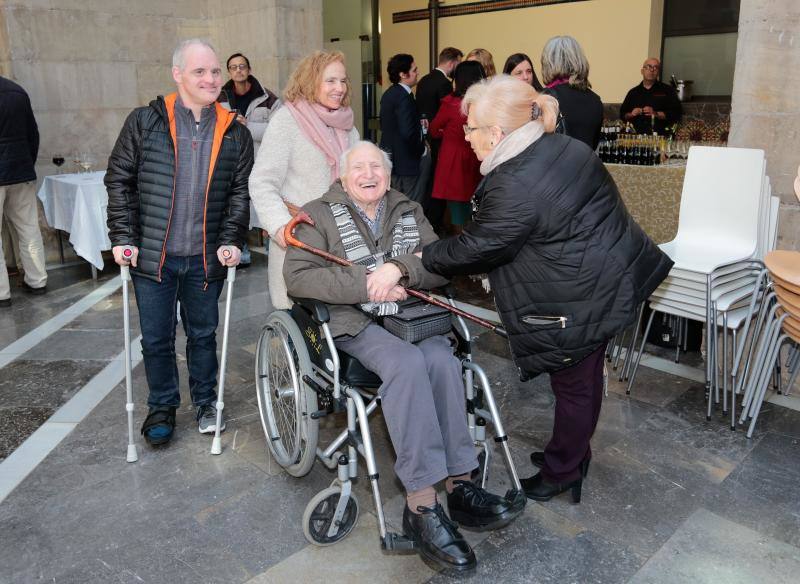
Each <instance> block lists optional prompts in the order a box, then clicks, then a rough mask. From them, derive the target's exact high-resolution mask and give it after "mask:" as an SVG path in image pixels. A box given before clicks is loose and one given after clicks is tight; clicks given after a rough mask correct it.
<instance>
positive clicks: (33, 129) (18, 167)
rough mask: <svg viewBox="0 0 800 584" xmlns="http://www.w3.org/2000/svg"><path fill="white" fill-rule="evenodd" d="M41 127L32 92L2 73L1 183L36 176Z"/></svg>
mask: <svg viewBox="0 0 800 584" xmlns="http://www.w3.org/2000/svg"><path fill="white" fill-rule="evenodd" d="M38 153H39V129H38V128H37V126H36V119H35V118H34V117H33V110H32V109H31V101H30V99H28V94H27V93H25V90H24V89H22V88H21V87H20V86H19V85H17V84H16V83H14V82H13V81H10V80H8V79H6V78H5V77H0V186H6V185H16V184H20V183H24V182H28V181H31V180H36V171H35V170H34V167H33V165H34V164H36V155H37V154H38Z"/></svg>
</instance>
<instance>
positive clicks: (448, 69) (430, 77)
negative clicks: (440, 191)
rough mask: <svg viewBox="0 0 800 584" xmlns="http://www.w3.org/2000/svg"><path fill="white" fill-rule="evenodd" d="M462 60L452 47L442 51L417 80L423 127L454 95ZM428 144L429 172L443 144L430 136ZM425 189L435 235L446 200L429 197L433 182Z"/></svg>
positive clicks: (428, 216)
mask: <svg viewBox="0 0 800 584" xmlns="http://www.w3.org/2000/svg"><path fill="white" fill-rule="evenodd" d="M463 57H464V54H463V53H462V52H461V51H459V50H458V49H456V48H455V47H446V48H444V49H442V52H441V53H439V64H438V65H437V67H436V68H435V69H434V70H433V71H431V72H430V73H428V74H427V75H425V76H424V77H423V78H422V79H420V80H419V84H418V85H417V107H418V108H419V113H420V115H421V116H422V120H423V122H422V123H423V124H424V123H427V122H431V121H433V118H435V117H436V113H437V112H438V111H439V103H440V102H441V101H442V98H443V97H445V96H446V95H450V94H451V93H452V92H453V81H452V80H451V77H452V75H453V70H454V69H455V68H456V65H458V64H459V63H460V62H461V59H462V58H463ZM429 142H430V146H431V169H435V168H436V161H437V160H438V158H439V146H441V143H442V141H441V140H437V139H434V138H433V137H432V136H430V137H429ZM427 187H428V188H427V192H426V193H425V194H426V197H425V216H426V217H427V218H428V221H430V222H431V225H433V228H434V229H435V230H436V231H437V233H438V232H440V231H441V227H442V221H443V218H444V210H445V208H446V206H447V201H445V200H444V199H433V198H431V196H430V194H431V193H430V191H431V189H432V188H433V181H432V180H429V181H428V185H427Z"/></svg>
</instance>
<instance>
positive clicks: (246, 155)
mask: <svg viewBox="0 0 800 584" xmlns="http://www.w3.org/2000/svg"><path fill="white" fill-rule="evenodd" d="M172 103H174V94H173V96H167V98H166V99H165V98H163V97H160V96H159V97H158V99H156V100H154V101H151V102H150V105H149V106H147V107H140V108H137V109H135V110H133V112H132V113H131V114H130V115H129V116H128V119H127V120H126V121H125V125H124V126H123V128H122V131H121V132H120V135H119V138H117V143H116V144H115V146H114V150H113V151H112V153H111V157H110V158H109V159H108V171H107V172H106V177H105V184H106V189H107V190H108V231H109V232H108V236H109V238H110V239H111V245H112V246H116V245H134V246H138V247H139V261H138V267H137V268H133V270H134V271H135V272H136V273H138V274H140V275H142V276H145V277H149V278H151V279H154V280H160V277H161V267H162V265H163V263H164V258H165V257H166V239H167V231H168V229H169V226H170V219H171V217H172V204H173V197H174V194H175V193H174V186H175V146H174V142H173V139H172V135H171V133H170V121H169V115H168V113H167V112H168V110H169V109H170V107H172V106H171V105H170V104H172ZM235 118H236V116H235V115H234V114H231V113H229V112H227V111H226V110H224V109H222V108H221V107H219V106H217V123H218V124H219V123H221V122H222V123H224V126H223V128H224V133H223V134H221V135H220V136H221V139H218V140H216V141H217V143H218V144H219V150H218V154H217V156H216V157H213V156H212V167H213V172H212V173H210V176H211V182H210V186H209V188H208V192H207V195H206V205H205V213H204V216H205V222H204V226H203V232H204V241H205V246H204V249H202V250H197V254H200V253H202V254H203V259H204V263H205V266H206V281H207V282H210V281H214V280H220V279H223V278H224V277H225V270H226V268H225V267H224V266H222V265H221V264H220V263H219V261H218V259H217V248H219V247H220V246H223V245H235V246H238V247H240V248H241V247H242V245H243V244H244V241H245V234H246V232H247V229H248V226H249V221H250V196H249V194H248V193H249V191H248V186H247V181H248V178H249V177H250V169H251V168H252V166H253V139H252V137H251V136H250V132H249V131H248V130H247V128H246V127H245V126H243V125H242V124H238V123H236V122H235ZM221 129H222V128H219V127H218V130H221ZM215 139H217V134H216V133H215ZM212 152H213V150H212Z"/></svg>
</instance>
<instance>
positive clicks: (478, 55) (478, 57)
mask: <svg viewBox="0 0 800 584" xmlns="http://www.w3.org/2000/svg"><path fill="white" fill-rule="evenodd" d="M464 60H465V61H477V62H478V63H480V64H481V65H483V72H484V73H486V76H487V77H493V76H494V75H496V74H497V70H496V69H495V68H494V59H493V58H492V54H491V53H490V52H489V51H487V50H486V49H472V50H471V51H470V52H469V53H467V56H466V58H465V59H464Z"/></svg>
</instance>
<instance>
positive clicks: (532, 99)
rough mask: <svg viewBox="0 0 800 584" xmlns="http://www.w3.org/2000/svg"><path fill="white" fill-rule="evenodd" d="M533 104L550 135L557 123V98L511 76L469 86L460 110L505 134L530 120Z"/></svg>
mask: <svg viewBox="0 0 800 584" xmlns="http://www.w3.org/2000/svg"><path fill="white" fill-rule="evenodd" d="M534 103H536V104H538V106H539V110H540V113H539V116H538V117H537V120H540V121H541V123H542V124H543V125H544V130H545V132H553V131H554V130H555V128H556V122H557V120H558V101H557V100H556V98H554V97H552V96H550V95H545V94H543V93H539V92H537V91H536V90H535V89H534V88H533V87H532V86H531V85H529V84H527V83H525V82H524V81H521V80H520V79H517V78H516V77H511V76H510V75H505V74H503V75H495V76H494V77H492V78H491V79H484V80H483V81H481V82H479V83H475V84H474V85H472V86H471V87H470V88H469V89H467V93H466V94H465V95H464V99H463V101H462V102H461V111H462V112H463V113H464V114H467V115H468V114H469V113H472V116H473V118H474V119H475V123H476V124H477V125H478V126H481V127H483V126H498V127H499V128H500V129H501V130H502V131H503V133H504V134H506V135H508V134H510V133H511V132H513V131H514V130H516V129H517V128H520V127H522V126H524V125H525V124H527V123H528V122H530V121H531V120H532V119H533V118H532V113H533V109H534V108H533V104H534Z"/></svg>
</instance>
